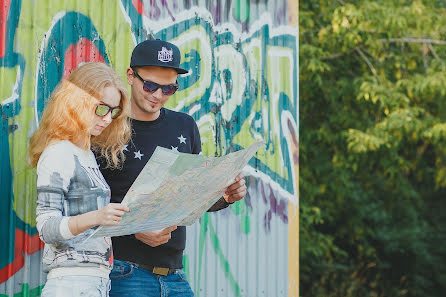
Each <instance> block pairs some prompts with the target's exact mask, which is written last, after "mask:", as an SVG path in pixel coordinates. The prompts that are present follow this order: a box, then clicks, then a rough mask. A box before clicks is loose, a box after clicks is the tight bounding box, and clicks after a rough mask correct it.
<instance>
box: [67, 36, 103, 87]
mask: <svg viewBox="0 0 446 297" xmlns="http://www.w3.org/2000/svg"><path fill="white" fill-rule="evenodd" d="M64 61H65V63H64V64H65V65H64V71H63V77H64V78H65V77H67V76H68V75H69V74H70V73H71V71H73V70H74V69H76V67H77V66H78V65H79V64H80V63H83V62H84V63H85V62H104V57H103V56H102V55H101V54H100V53H99V50H98V48H97V47H96V46H95V45H94V44H93V42H91V41H90V40H88V39H86V38H82V39H81V40H79V41H78V42H77V43H76V44H72V45H71V46H70V47H69V48H68V49H67V51H66V52H65V57H64Z"/></svg>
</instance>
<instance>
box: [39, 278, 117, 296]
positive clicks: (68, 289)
mask: <svg viewBox="0 0 446 297" xmlns="http://www.w3.org/2000/svg"><path fill="white" fill-rule="evenodd" d="M109 290H110V280H109V279H105V278H102V277H97V276H77V275H76V276H72V275H69V276H61V277H55V278H50V279H48V280H47V282H46V283H45V287H44V288H43V290H42V294H41V295H40V296H41V297H79V296H82V297H108V292H109Z"/></svg>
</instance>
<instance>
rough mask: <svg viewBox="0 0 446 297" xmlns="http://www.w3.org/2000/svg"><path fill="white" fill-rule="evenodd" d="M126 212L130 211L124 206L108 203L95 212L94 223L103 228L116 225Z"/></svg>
mask: <svg viewBox="0 0 446 297" xmlns="http://www.w3.org/2000/svg"><path fill="white" fill-rule="evenodd" d="M126 212H130V209H129V208H128V207H127V206H125V205H124V204H121V203H109V204H107V205H106V206H105V207H103V208H101V209H99V210H98V211H97V216H96V220H97V221H96V223H97V225H103V226H115V225H118V224H119V223H120V222H121V220H122V216H123V215H124V213H126Z"/></svg>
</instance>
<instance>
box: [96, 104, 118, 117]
mask: <svg viewBox="0 0 446 297" xmlns="http://www.w3.org/2000/svg"><path fill="white" fill-rule="evenodd" d="M94 112H95V113H96V115H97V116H100V117H105V116H106V115H107V114H108V113H109V112H111V118H112V119H116V118H117V117H119V115H120V114H121V113H122V108H121V106H116V107H110V106H108V105H107V104H105V103H100V104H99V105H98V106H96V110H95V111H94Z"/></svg>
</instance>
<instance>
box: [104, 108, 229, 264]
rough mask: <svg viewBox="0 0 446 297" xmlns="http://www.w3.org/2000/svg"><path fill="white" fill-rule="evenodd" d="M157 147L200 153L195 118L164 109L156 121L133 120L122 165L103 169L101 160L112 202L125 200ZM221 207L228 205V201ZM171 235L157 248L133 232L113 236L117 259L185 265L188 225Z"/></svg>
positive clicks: (114, 251)
mask: <svg viewBox="0 0 446 297" xmlns="http://www.w3.org/2000/svg"><path fill="white" fill-rule="evenodd" d="M157 146H161V147H164V148H168V149H172V150H177V151H178V152H182V153H190V154H199V153H200V152H201V141H200V134H199V131H198V127H197V124H196V123H195V121H194V119H193V118H192V117H191V116H189V115H187V114H185V113H180V112H175V111H172V110H168V109H165V108H162V109H161V113H160V116H159V117H158V119H156V120H155V121H149V122H146V121H137V120H132V139H131V141H130V142H129V144H128V145H126V146H125V147H124V149H123V151H124V153H125V156H126V159H125V162H124V165H123V168H122V169H114V170H111V169H104V168H105V163H103V160H102V161H101V160H100V159H99V160H98V162H99V163H100V164H101V168H102V169H101V171H102V174H103V175H104V178H105V179H106V181H107V183H108V184H109V185H110V188H111V202H116V203H120V202H121V201H122V199H123V198H124V196H125V194H126V193H127V191H128V189H129V188H130V186H131V185H132V184H133V182H134V181H135V179H136V178H137V176H138V174H139V173H140V172H141V170H142V169H143V167H144V166H145V164H146V163H147V161H148V160H149V159H150V157H151V156H152V154H153V152H154V151H155V148H156V147H157ZM220 204H221V203H220ZM221 206H222V207H225V206H227V204H226V205H221ZM222 207H219V208H222ZM171 236H172V237H171V239H170V240H169V241H168V242H167V243H165V244H163V245H160V246H157V247H151V246H149V245H146V244H144V243H143V242H141V241H139V240H137V239H136V238H135V236H134V235H128V236H120V237H113V238H112V241H113V254H114V258H115V259H118V260H123V261H130V262H134V263H139V264H146V265H151V266H161V267H169V268H182V267H183V264H182V256H183V250H184V248H185V244H186V227H184V226H178V228H177V229H176V230H175V231H173V232H172V233H171Z"/></svg>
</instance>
